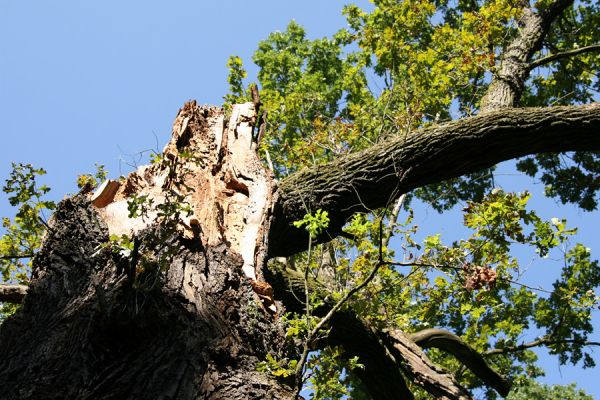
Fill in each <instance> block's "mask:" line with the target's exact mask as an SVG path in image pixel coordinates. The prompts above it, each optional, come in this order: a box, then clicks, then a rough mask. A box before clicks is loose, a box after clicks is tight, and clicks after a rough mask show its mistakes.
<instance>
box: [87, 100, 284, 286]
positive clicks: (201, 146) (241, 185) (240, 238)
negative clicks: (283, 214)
mask: <svg viewBox="0 0 600 400" xmlns="http://www.w3.org/2000/svg"><path fill="white" fill-rule="evenodd" d="M255 122H256V111H255V106H254V104H253V103H246V104H240V105H235V106H233V110H232V113H231V118H230V119H229V123H225V114H224V111H223V110H222V109H220V108H211V107H199V106H197V105H196V102H195V101H191V102H188V103H186V104H185V105H184V106H183V108H182V109H181V110H180V111H179V113H178V115H177V117H176V119H175V122H174V124H173V135H172V137H171V140H170V142H169V143H168V144H167V145H166V147H165V148H164V151H163V156H162V157H163V161H162V162H159V163H155V164H153V165H147V166H142V167H139V168H138V169H137V170H136V171H135V172H133V173H131V174H130V175H129V176H128V177H127V179H125V180H123V181H109V182H106V183H105V184H103V185H102V186H101V187H100V188H99V189H98V190H97V192H96V194H94V196H93V198H92V202H93V204H94V205H95V206H96V207H98V209H99V211H100V213H101V215H102V216H103V218H104V220H105V221H106V223H107V224H108V227H109V231H110V233H111V234H116V235H122V234H126V235H131V234H133V233H136V232H138V231H140V230H141V229H144V228H145V227H147V226H149V225H150V224H153V223H155V222H159V221H158V220H157V209H156V206H157V205H158V204H163V203H164V202H165V201H169V193H171V194H172V193H177V194H179V195H183V196H184V198H185V200H184V202H185V203H187V204H189V205H190V206H191V208H192V210H193V213H192V214H191V215H189V216H185V217H182V218H181V221H180V232H181V234H182V235H183V236H184V237H186V238H188V239H197V240H201V241H202V244H203V246H204V247H205V248H206V247H208V246H215V245H218V244H220V243H226V244H227V245H228V247H229V249H230V250H232V251H234V252H236V253H238V254H240V255H241V256H242V258H243V260H244V265H243V271H244V274H245V275H246V276H247V277H248V278H250V279H251V281H257V280H259V279H260V280H262V279H261V278H262V277H261V276H257V275H260V270H259V271H258V272H257V266H261V265H262V262H263V261H264V257H265V254H266V245H267V243H266V237H267V233H268V228H269V226H268V225H269V223H270V218H271V209H270V207H271V204H272V202H273V193H274V190H275V181H274V179H273V177H272V174H271V172H269V171H268V170H267V169H266V168H264V167H263V165H262V164H261V162H260V160H259V159H258V155H257V151H256V149H257V144H256V143H255V141H254V137H253V132H254V125H255ZM134 195H137V196H138V197H139V196H148V200H151V201H152V203H151V207H150V209H149V210H148V213H147V215H146V216H144V217H137V218H128V208H127V206H128V204H127V202H128V200H129V199H131V198H132V197H133V196H134ZM148 204H150V203H148Z"/></svg>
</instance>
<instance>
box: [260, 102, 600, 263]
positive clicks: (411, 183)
mask: <svg viewBox="0 0 600 400" xmlns="http://www.w3.org/2000/svg"><path fill="white" fill-rule="evenodd" d="M575 150H600V104H599V103H593V104H588V105H582V106H563V107H546V108H511V109H503V110H498V111H492V112H487V113H483V114H481V115H478V116H475V117H471V118H465V119H461V120H458V121H453V122H449V123H446V124H442V125H435V126H431V127H427V128H424V129H421V130H418V131H415V132H413V133H410V134H408V135H406V136H397V137H396V138H394V139H392V140H390V141H388V142H385V143H381V144H379V145H376V146H373V147H371V148H369V149H367V150H364V151H362V152H358V153H354V154H350V155H348V156H345V157H341V158H340V159H338V160H336V161H333V162H330V163H327V164H324V165H321V166H317V167H314V168H312V169H303V170H301V171H299V172H296V173H294V174H292V175H290V176H289V177H287V178H286V179H284V180H283V181H282V182H281V183H280V186H279V190H278V198H277V200H276V203H275V206H274V219H273V222H272V225H271V230H270V237H269V243H270V245H269V256H270V257H276V256H288V255H291V254H294V253H296V252H299V251H302V250H305V249H306V248H307V244H308V241H307V235H306V232H305V231H304V230H302V229H299V228H296V227H294V226H293V225H292V222H293V221H297V220H300V219H302V218H303V216H304V215H305V214H306V212H307V208H308V211H313V212H314V211H315V210H317V209H322V210H324V211H327V212H328V213H329V218H330V223H329V227H328V229H327V231H326V232H325V233H323V234H322V235H321V236H320V237H319V238H318V242H326V241H329V240H331V239H332V238H334V237H335V236H337V235H339V234H340V232H342V226H343V225H344V224H345V223H346V221H347V220H348V219H349V218H350V217H351V216H352V215H353V214H354V213H357V212H368V211H370V210H373V209H377V208H379V207H383V206H385V205H386V204H388V203H389V200H390V198H391V197H393V196H394V195H396V196H397V195H398V194H401V193H407V192H409V191H411V190H413V189H415V188H418V187H422V186H425V185H428V184H431V183H435V182H440V181H443V180H446V179H449V178H454V177H458V176H461V175H464V174H468V173H471V172H474V171H479V170H482V169H484V168H489V167H491V166H493V165H495V164H497V163H499V162H501V161H505V160H510V159H513V158H517V157H521V156H525V155H528V154H535V153H544V152H561V151H575Z"/></svg>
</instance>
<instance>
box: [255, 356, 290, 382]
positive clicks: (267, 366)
mask: <svg viewBox="0 0 600 400" xmlns="http://www.w3.org/2000/svg"><path fill="white" fill-rule="evenodd" d="M297 363H298V361H297V360H287V359H286V360H277V359H276V358H275V357H273V356H272V355H271V354H267V356H266V361H263V362H260V363H259V364H258V367H257V371H259V372H266V373H268V374H271V375H273V376H274V377H282V378H287V377H288V376H292V375H294V371H295V370H296V365H297Z"/></svg>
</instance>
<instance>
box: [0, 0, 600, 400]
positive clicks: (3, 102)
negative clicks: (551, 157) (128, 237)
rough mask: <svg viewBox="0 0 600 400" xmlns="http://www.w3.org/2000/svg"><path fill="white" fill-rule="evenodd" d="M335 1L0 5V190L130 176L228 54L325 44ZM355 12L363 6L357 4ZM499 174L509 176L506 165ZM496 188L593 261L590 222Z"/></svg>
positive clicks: (566, 377)
mask: <svg viewBox="0 0 600 400" xmlns="http://www.w3.org/2000/svg"><path fill="white" fill-rule="evenodd" d="M344 3H345V2H344V1H334V0H320V1H319V0H305V1H281V0H279V1H275V0H268V1H265V0H257V1H253V2H252V1H242V0H229V1H198V0H196V1H170V2H166V1H156V0H149V1H130V0H121V1H102V2H100V1H97V2H92V1H81V0H78V1H74V0H71V1H56V2H52V1H40V0H38V1H24V0H3V1H2V2H1V3H0V145H1V148H2V157H1V158H0V180H1V181H2V182H3V181H4V179H6V177H7V176H8V173H9V172H10V162H11V161H20V162H30V163H33V164H34V165H35V166H39V167H44V168H46V169H47V170H48V175H47V177H46V179H45V182H46V183H47V184H48V185H50V186H51V187H52V188H53V192H52V194H53V198H54V199H60V198H62V196H63V195H64V194H65V193H69V192H71V193H73V192H75V191H76V186H75V179H76V177H77V175H78V174H80V173H84V172H92V171H93V170H94V163H95V162H99V163H103V164H105V165H106V167H107V169H108V170H109V171H110V173H111V174H110V175H111V176H112V177H115V176H118V175H120V174H125V173H127V172H129V171H130V167H128V166H127V165H126V163H128V162H131V160H132V155H134V154H135V153H137V152H139V151H143V150H147V149H154V148H158V149H162V147H163V145H164V144H165V143H166V141H167V139H168V137H169V135H170V128H171V122H172V120H173V118H174V117H175V115H176V113H177V110H178V109H179V107H180V106H181V105H182V104H183V103H184V102H185V101H186V100H188V99H197V100H198V102H199V103H208V104H215V105H220V104H221V102H222V96H223V95H225V94H226V93H227V88H228V85H227V79H226V77H227V69H226V67H225V63H226V61H227V57H228V56H229V55H239V56H241V57H242V58H243V59H244V61H245V64H246V67H247V68H248V70H249V73H250V77H252V76H253V75H254V73H255V71H256V69H255V68H253V66H252V65H251V55H252V53H253V51H254V50H255V48H256V45H257V43H258V41H259V40H261V39H264V38H266V36H267V35H268V34H269V33H270V32H272V31H274V30H283V29H285V27H286V25H287V23H288V22H289V21H290V20H291V19H295V20H296V21H297V22H298V23H300V24H302V25H304V26H305V27H306V28H307V31H308V34H309V36H310V37H320V36H323V35H329V34H332V33H334V32H335V31H336V30H337V29H339V28H341V27H343V26H345V21H344V19H343V17H342V16H341V13H340V10H341V8H342V5H343V4H344ZM356 3H357V4H359V5H361V6H369V5H368V2H367V1H365V0H361V1H358V2H356ZM144 161H145V160H144ZM503 171H504V173H507V174H513V173H514V170H513V169H512V168H510V167H504V168H503ZM500 179H501V182H502V184H503V185H504V187H505V188H506V189H507V190H524V189H525V188H529V189H530V191H532V192H533V194H534V199H535V201H536V203H535V204H536V206H539V207H541V208H542V211H541V213H542V214H543V215H545V216H546V217H553V216H558V217H567V218H568V219H569V221H570V222H571V224H572V225H575V226H579V227H580V232H581V234H580V240H581V241H583V242H584V243H586V244H587V245H588V246H589V247H591V248H592V251H595V254H596V257H597V254H599V253H598V251H600V240H599V239H598V238H597V237H596V236H595V234H594V231H595V228H596V225H597V223H598V221H599V218H598V213H594V214H585V213H581V212H579V211H577V210H575V209H573V208H571V207H564V206H557V205H556V204H555V203H554V201H552V200H547V199H545V200H544V199H541V196H542V192H543V188H542V187H541V186H540V185H537V186H534V185H532V181H531V180H530V179H527V178H523V177H518V176H513V175H504V176H502V177H501V178H500ZM417 211H418V213H417V215H416V221H417V223H418V224H419V225H421V226H423V227H424V229H426V230H427V232H430V233H431V232H437V231H441V232H442V233H443V238H444V239H446V240H448V241H450V240H452V239H456V238H458V237H460V236H461V234H462V232H463V231H462V230H461V229H460V228H461V216H460V214H459V213H458V212H451V213H446V214H445V215H442V216H440V215H438V214H436V213H435V212H434V211H431V210H430V211H427V210H426V209H424V208H419V209H418V210H417ZM0 215H1V216H5V215H12V210H10V209H9V208H8V203H7V202H6V200H5V197H0ZM534 264H536V266H537V264H540V262H538V261H535V263H534ZM548 268H550V269H552V268H553V269H554V271H557V268H558V267H557V266H556V265H555V266H554V267H548ZM550 276H551V274H548V273H546V272H542V273H538V274H537V275H532V277H531V279H533V280H535V281H536V282H537V281H539V282H540V283H541V284H543V285H544V286H545V287H549V286H550V284H551V278H550V279H549V278H548V277H550ZM596 326H600V324H599V323H598V320H596ZM595 340H600V339H599V336H598V334H596V335H595ZM599 361H600V360H599ZM544 364H545V367H546V369H547V371H548V378H547V381H548V382H552V383H563V384H564V383H569V382H573V381H577V382H578V383H579V385H580V386H581V387H583V388H585V389H586V390H587V391H588V392H589V393H594V394H595V395H596V396H597V397H599V398H600V388H599V386H600V385H598V384H597V383H596V381H597V379H596V380H594V372H593V371H590V370H588V371H582V370H581V369H580V368H578V367H576V368H572V367H561V368H559V367H558V364H557V363H556V361H555V360H554V359H553V358H544ZM596 373H597V370H596Z"/></svg>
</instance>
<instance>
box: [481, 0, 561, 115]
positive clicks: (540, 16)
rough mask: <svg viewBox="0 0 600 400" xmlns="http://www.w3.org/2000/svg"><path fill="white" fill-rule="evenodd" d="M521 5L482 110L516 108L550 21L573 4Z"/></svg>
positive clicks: (559, 2) (482, 102) (482, 101)
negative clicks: (513, 32)
mask: <svg viewBox="0 0 600 400" xmlns="http://www.w3.org/2000/svg"><path fill="white" fill-rule="evenodd" d="M523 4H525V7H524V8H523V10H522V16H521V18H520V20H519V29H518V31H517V35H516V36H515V38H514V39H513V41H512V42H511V43H510V44H509V45H508V46H507V48H506V51H505V52H504V54H502V55H501V57H500V59H501V62H500V65H499V67H498V71H497V72H496V73H495V74H494V76H493V78H492V83H491V84H490V86H489V87H488V90H487V92H486V94H485V96H484V97H483V98H482V100H481V108H480V109H481V111H491V110H498V109H502V108H507V107H516V106H517V105H518V104H519V100H520V99H521V95H522V94H523V90H524V89H525V81H527V78H528V77H529V72H530V71H531V69H530V68H529V62H530V61H531V57H532V56H533V55H534V54H535V52H536V51H538V50H540V49H541V47H542V43H543V41H544V38H545V37H546V35H547V34H548V31H549V30H550V27H551V25H552V23H553V22H554V21H555V20H556V18H557V17H558V16H559V15H561V14H562V12H563V11H564V10H566V9H567V8H568V7H570V6H571V5H572V4H573V0H555V1H553V2H549V3H548V4H546V6H545V7H544V8H542V9H540V10H536V9H535V8H532V7H529V6H528V5H529V2H523Z"/></svg>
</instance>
